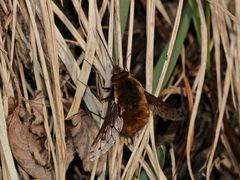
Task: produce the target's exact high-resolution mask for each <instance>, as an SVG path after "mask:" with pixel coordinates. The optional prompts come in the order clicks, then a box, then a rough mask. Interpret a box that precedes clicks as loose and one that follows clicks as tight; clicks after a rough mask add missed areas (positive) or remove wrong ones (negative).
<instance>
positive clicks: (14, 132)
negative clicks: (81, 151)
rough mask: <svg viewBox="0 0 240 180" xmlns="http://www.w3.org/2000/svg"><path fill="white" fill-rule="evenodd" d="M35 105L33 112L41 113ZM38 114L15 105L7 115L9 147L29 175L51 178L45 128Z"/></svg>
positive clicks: (38, 177)
mask: <svg viewBox="0 0 240 180" xmlns="http://www.w3.org/2000/svg"><path fill="white" fill-rule="evenodd" d="M31 102H34V100H33V101H31ZM30 104H31V103H30ZM33 104H34V103H33ZM36 107H37V106H36ZM36 107H33V109H34V112H35V111H37V112H38V115H39V114H41V109H40V108H39V109H36ZM38 115H36V113H33V114H30V113H29V112H28V111H26V110H25V109H23V108H21V107H17V108H16V109H15V110H14V111H13V112H12V114H10V115H9V116H8V119H7V121H8V136H9V142H10V147H11V150H12V153H13V156H14V158H15V159H16V161H17V163H18V164H19V165H20V166H21V167H22V168H23V169H24V170H25V171H26V172H27V173H28V174H29V175H31V176H32V177H34V178H37V179H53V174H52V169H51V165H50V163H49V161H50V157H49V150H48V149H47V148H46V145H45V144H46V136H45V130H44V127H43V123H40V122H42V120H41V119H40V117H41V116H38Z"/></svg>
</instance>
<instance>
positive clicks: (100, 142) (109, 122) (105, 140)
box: [89, 103, 123, 161]
mask: <svg viewBox="0 0 240 180" xmlns="http://www.w3.org/2000/svg"><path fill="white" fill-rule="evenodd" d="M122 128H123V119H122V118H121V117H120V116H119V107H118V105H117V104H116V103H112V104H111V106H110V109H109V111H108V113H107V116H106V119H105V120H104V122H103V124H102V127H101V128H100V130H99V133H98V134H97V136H96V138H95V140H94V141H93V143H92V146H91V148H90V152H89V158H90V160H91V161H94V160H96V159H98V158H99V157H100V156H101V155H102V154H104V153H106V152H107V151H108V150H109V149H110V148H111V147H112V145H114V143H115V142H116V139H117V137H118V136H119V133H120V132H121V130H122Z"/></svg>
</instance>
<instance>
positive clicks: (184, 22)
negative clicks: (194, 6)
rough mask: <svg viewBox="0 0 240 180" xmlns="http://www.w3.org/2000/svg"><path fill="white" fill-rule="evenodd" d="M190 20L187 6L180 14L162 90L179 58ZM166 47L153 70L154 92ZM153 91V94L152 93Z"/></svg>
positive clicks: (190, 15) (189, 10)
mask: <svg viewBox="0 0 240 180" xmlns="http://www.w3.org/2000/svg"><path fill="white" fill-rule="evenodd" d="M191 18H192V11H191V8H190V6H189V5H188V4H187V5H186V7H185V8H184V11H183V14H182V18H181V22H180V26H179V31H178V35H177V37H176V41H175V44H174V51H173V53H172V57H171V59H170V64H169V67H168V71H167V73H166V76H165V79H164V81H163V86H162V88H164V87H165V86H166V84H167V82H168V80H169V78H170V76H171V74H172V72H173V70H174V67H175V65H176V63H177V59H178V57H179V54H180V51H181V48H182V45H183V42H184V40H185V38H186V36H187V32H188V29H189V25H190V22H191ZM168 45H169V43H167V44H166V46H165V48H164V50H163V52H162V54H161V56H160V58H159V59H158V62H157V64H156V66H155V68H154V71H153V90H154V91H155V90H156V88H157V83H158V81H159V78H160V74H161V71H162V67H163V64H164V61H165V59H166V55H167V50H168ZM154 91H153V92H154Z"/></svg>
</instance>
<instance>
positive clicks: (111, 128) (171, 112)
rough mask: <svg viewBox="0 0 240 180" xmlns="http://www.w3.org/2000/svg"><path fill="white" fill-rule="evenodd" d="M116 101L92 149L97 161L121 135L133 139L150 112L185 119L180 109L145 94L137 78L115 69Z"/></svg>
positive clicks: (114, 92) (92, 158)
mask: <svg viewBox="0 0 240 180" xmlns="http://www.w3.org/2000/svg"><path fill="white" fill-rule="evenodd" d="M111 85H112V96H113V101H112V102H111V105H110V107H109V109H108V113H107V116H106V118H105V120H104V122H103V125H102V127H101V129H100V131H99V133H98V135H97V137H96V138H95V140H94V142H93V144H92V146H91V148H90V156H89V157H90V160H92V161H94V160H96V159H97V158H99V156H101V155H102V154H104V153H105V152H107V151H108V150H109V149H110V148H111V146H112V145H113V144H114V143H115V141H116V139H117V138H118V136H119V135H123V136H130V137H132V136H134V135H135V134H136V133H137V132H138V131H139V130H140V129H142V128H143V127H144V126H145V125H146V124H147V122H148V119H149V111H150V110H151V111H152V112H153V114H156V115H159V116H160V117H162V118H164V119H168V120H175V121H177V120H182V119H183V118H184V115H183V112H182V110H181V109H177V108H174V107H172V106H170V105H169V104H166V103H164V102H163V101H162V100H160V99H158V98H156V97H155V96H153V95H152V94H150V93H148V92H146V91H145V89H144V88H143V87H142V85H141V83H140V82H139V81H138V80H137V79H135V78H134V76H133V75H132V74H131V73H129V72H128V71H126V70H123V69H121V68H120V67H119V66H114V68H113V70H112V77H111Z"/></svg>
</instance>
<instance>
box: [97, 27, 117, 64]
mask: <svg viewBox="0 0 240 180" xmlns="http://www.w3.org/2000/svg"><path fill="white" fill-rule="evenodd" d="M97 33H98V37H99V39H100V40H101V42H102V44H103V47H104V49H105V51H106V53H107V56H108V58H109V60H110V62H111V64H112V67H113V68H114V67H115V66H116V63H114V61H113V59H112V58H111V55H110V53H109V51H108V49H107V46H106V44H105V42H104V40H103V38H102V36H101V34H100V33H99V31H97Z"/></svg>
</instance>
